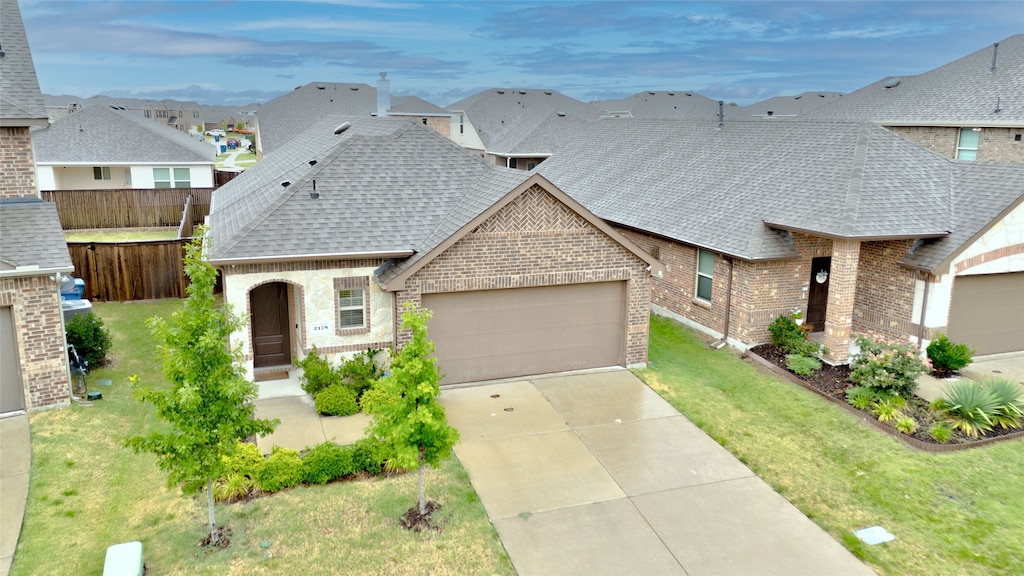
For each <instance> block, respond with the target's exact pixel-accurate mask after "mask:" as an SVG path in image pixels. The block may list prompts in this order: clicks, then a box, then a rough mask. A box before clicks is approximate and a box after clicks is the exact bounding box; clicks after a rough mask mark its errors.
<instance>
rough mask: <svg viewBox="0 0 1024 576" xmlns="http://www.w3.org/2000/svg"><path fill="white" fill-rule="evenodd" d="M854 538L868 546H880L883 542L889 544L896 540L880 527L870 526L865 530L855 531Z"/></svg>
mask: <svg viewBox="0 0 1024 576" xmlns="http://www.w3.org/2000/svg"><path fill="white" fill-rule="evenodd" d="M853 535H854V536H856V537H857V538H860V539H861V541H862V542H864V543H865V544H867V545H868V546H874V545H875V544H882V543H884V542H891V541H893V540H895V539H896V537H895V536H893V535H892V534H891V533H890V532H889V531H888V530H886V529H885V528H882V527H881V526H872V527H871V528H865V529H863V530H857V531H856V532H854V533H853Z"/></svg>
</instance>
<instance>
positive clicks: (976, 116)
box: [804, 34, 1024, 126]
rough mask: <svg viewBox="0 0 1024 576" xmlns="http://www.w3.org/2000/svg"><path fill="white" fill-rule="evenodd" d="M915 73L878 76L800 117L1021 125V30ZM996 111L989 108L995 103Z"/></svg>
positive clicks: (1023, 39)
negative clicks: (996, 47) (995, 47)
mask: <svg viewBox="0 0 1024 576" xmlns="http://www.w3.org/2000/svg"><path fill="white" fill-rule="evenodd" d="M992 55H993V47H992V46H986V47H985V48H982V49H981V50H978V51H977V52H974V53H973V54H969V55H967V56H964V57H963V58H960V59H959V60H954V61H952V62H950V63H948V64H945V65H943V66H940V67H938V68H936V69H934V70H931V71H929V72H925V73H923V74H918V75H916V76H909V77H901V78H899V83H898V84H897V85H895V86H892V87H890V88H886V85H891V84H895V83H896V81H895V79H894V78H883V79H882V80H879V81H878V82H875V83H874V84H871V85H869V86H866V87H864V88H861V89H860V90H857V91H856V92H852V93H850V94H848V95H846V96H844V97H842V98H840V99H838V100H836V101H835V102H833V103H831V104H829V105H827V106H822V107H821V108H818V109H817V110H814V111H812V112H809V113H807V114H805V115H804V117H805V118H812V119H821V120H857V121H872V122H877V123H879V124H882V125H886V126H890V125H899V124H904V125H908V124H909V125H915V124H917V125H940V124H945V125H953V126H998V125H1010V126H1024V34H1018V35H1015V36H1010V37H1009V38H1007V39H1005V40H1001V41H1000V42H999V50H998V54H997V61H996V70H995V72H992V71H991V67H992ZM997 102H998V106H999V108H1000V112H995V110H996V106H997Z"/></svg>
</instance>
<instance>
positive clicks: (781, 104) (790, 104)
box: [725, 92, 843, 120]
mask: <svg viewBox="0 0 1024 576" xmlns="http://www.w3.org/2000/svg"><path fill="white" fill-rule="evenodd" d="M842 97H843V94H842V93H841V92H804V93H803V94H799V95H797V96H775V97H773V98H768V99H767V100H762V101H760V102H755V103H753V104H750V105H748V106H741V107H739V108H733V107H729V108H726V109H725V114H726V118H731V119H735V120H747V119H749V118H754V117H766V118H779V117H792V116H799V115H801V114H806V113H808V112H810V111H811V110H815V109H817V108H821V107H822V106H824V105H826V104H829V103H831V102H833V101H834V100H837V99H839V98H842ZM769 112H771V115H769V114H768V113H769Z"/></svg>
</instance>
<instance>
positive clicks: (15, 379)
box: [0, 306, 25, 413]
mask: <svg viewBox="0 0 1024 576" xmlns="http://www.w3.org/2000/svg"><path fill="white" fill-rule="evenodd" d="M24 409H25V392H24V390H23V389H22V385H21V362H19V361H18V341H17V340H15V337H14V317H13V315H12V314H11V307H10V306H4V307H0V413H2V412H13V411H15V410H24Z"/></svg>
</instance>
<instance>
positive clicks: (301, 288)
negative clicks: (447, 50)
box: [207, 117, 661, 384]
mask: <svg viewBox="0 0 1024 576" xmlns="http://www.w3.org/2000/svg"><path fill="white" fill-rule="evenodd" d="M209 223H210V229H209V233H208V237H207V240H208V242H209V252H208V258H209V261H210V262H211V263H213V264H214V265H216V266H218V267H219V268H220V270H221V271H222V274H223V279H224V294H225V300H226V301H227V302H228V303H229V304H231V305H233V306H234V307H235V309H236V310H238V311H242V312H244V314H245V315H246V316H247V317H248V319H249V325H248V327H247V328H246V329H244V330H242V331H240V332H238V333H236V334H235V335H234V336H233V342H234V343H237V344H238V345H240V346H241V348H242V350H243V353H244V355H245V367H246V369H247V370H250V371H252V373H253V375H254V376H255V377H257V378H260V377H261V375H263V374H266V373H274V372H277V373H279V372H280V371H282V370H283V369H287V368H288V367H289V366H290V365H291V363H292V362H293V361H294V360H296V359H299V358H301V357H302V356H304V355H305V354H307V353H308V352H309V351H310V350H311V349H312V348H313V346H316V347H317V349H318V351H319V352H321V353H323V354H325V355H327V356H328V357H329V358H332V359H336V358H338V357H339V356H341V355H346V354H351V353H355V352H359V351H363V350H365V349H367V348H371V347H372V348H388V347H391V346H401V345H402V344H403V343H404V342H405V340H406V338H407V336H408V335H407V334H405V333H402V332H401V331H400V330H399V328H398V325H399V322H400V315H401V311H402V309H403V305H404V304H405V303H406V302H412V303H413V304H414V305H417V306H425V307H427V308H430V309H432V310H433V311H434V317H433V319H432V320H431V322H430V331H431V338H432V339H433V340H434V342H435V344H436V353H437V357H438V360H439V364H440V367H441V369H442V371H443V372H444V373H445V374H446V377H445V379H444V380H443V383H444V384H453V383H458V382H467V381H475V380H483V379H492V378H502V377H512V376H522V375H528V374H537V373H543V372H556V371H562V370H571V369H580V368H591V367H599V366H609V365H621V366H637V365H644V364H645V363H646V361H647V360H646V359H647V338H648V332H647V330H648V329H647V325H648V313H649V306H650V272H649V270H654V271H655V272H657V271H658V270H660V268H661V266H660V263H659V262H658V261H657V260H656V259H655V258H653V257H651V256H650V255H649V254H647V253H646V252H644V251H642V250H640V249H639V248H637V247H636V246H635V245H633V243H632V242H630V241H628V240H626V239H625V238H624V237H623V236H622V235H621V234H620V233H619V232H617V231H615V230H613V229H612V228H611V227H610V226H609V225H607V224H606V223H604V222H603V221H601V220H600V219H598V218H596V217H595V216H594V215H593V214H591V213H590V212H589V211H587V210H586V209H585V208H583V207H582V206H580V205H579V204H578V203H577V202H576V201H574V200H573V199H571V198H569V197H568V196H566V195H565V194H564V193H563V192H562V191H561V190H559V189H558V188H557V187H555V186H554V185H552V184H551V183H550V182H549V181H547V180H546V179H544V178H543V177H541V176H537V175H530V174H527V173H525V172H522V171H518V170H510V169H507V168H501V167H496V166H493V165H491V164H488V163H487V162H485V161H484V160H482V159H481V158H479V157H478V156H477V155H475V154H472V153H470V152H467V151H466V150H463V149H462V148H460V147H458V146H457V145H455V144H454V143H452V142H451V141H450V140H448V139H446V138H444V137H443V136H441V135H439V134H437V133H436V132H435V131H432V130H430V129H428V128H427V127H425V126H424V125H423V124H422V123H420V122H417V121H416V120H415V119H412V120H409V119H401V118H344V117H327V118H325V119H322V120H321V121H320V122H318V123H317V124H316V125H314V126H313V127H312V128H310V129H309V130H308V131H306V132H305V133H303V134H302V136H301V137H300V138H296V139H294V140H293V141H292V142H290V143H288V144H286V145H284V146H282V147H281V148H279V149H276V150H275V151H274V152H272V153H270V154H268V155H267V156H266V157H265V158H264V160H263V161H262V162H260V163H259V164H257V165H256V166H255V167H254V168H252V169H250V170H248V171H246V172H245V173H243V174H241V175H240V176H238V177H237V178H235V179H234V180H232V181H231V182H229V183H228V184H226V185H224V186H223V187H221V188H220V189H218V190H217V191H216V192H215V193H214V196H213V201H212V205H211V211H210V217H209Z"/></svg>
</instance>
